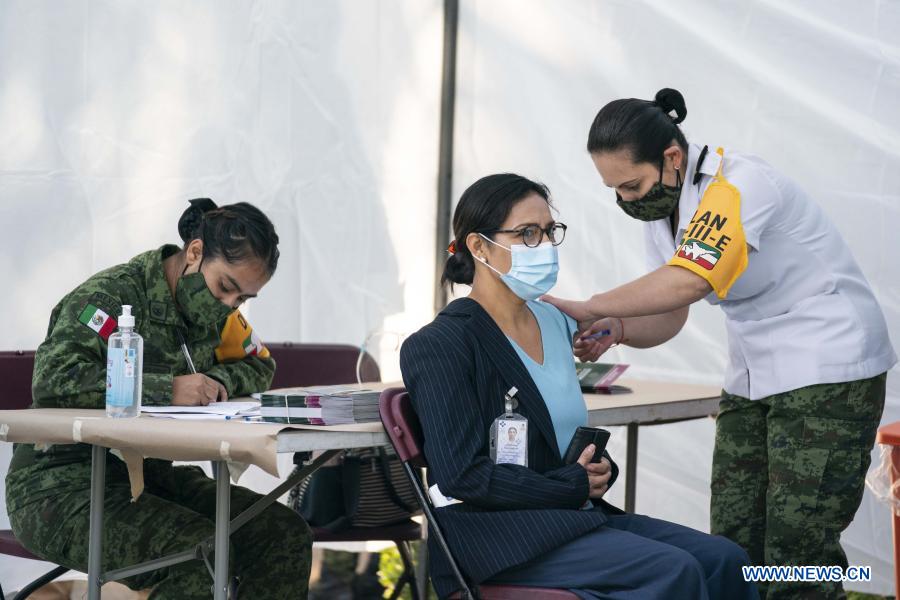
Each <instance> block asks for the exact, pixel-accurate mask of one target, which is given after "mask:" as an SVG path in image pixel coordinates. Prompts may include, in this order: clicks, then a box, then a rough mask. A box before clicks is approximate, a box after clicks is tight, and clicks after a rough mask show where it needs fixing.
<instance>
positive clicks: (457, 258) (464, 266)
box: [441, 250, 475, 285]
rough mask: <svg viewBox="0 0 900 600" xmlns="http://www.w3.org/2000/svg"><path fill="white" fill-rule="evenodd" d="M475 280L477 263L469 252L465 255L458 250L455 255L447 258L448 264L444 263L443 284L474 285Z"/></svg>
mask: <svg viewBox="0 0 900 600" xmlns="http://www.w3.org/2000/svg"><path fill="white" fill-rule="evenodd" d="M474 279H475V262H474V260H473V259H472V255H471V254H469V253H468V252H467V253H465V254H463V253H461V252H460V251H458V250H457V251H456V253H455V254H452V255H450V256H449V257H447V262H446V263H444V274H443V275H442V276H441V284H445V283H448V282H449V283H461V284H463V285H472V281H473V280H474Z"/></svg>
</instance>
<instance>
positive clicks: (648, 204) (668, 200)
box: [616, 161, 682, 221]
mask: <svg viewBox="0 0 900 600" xmlns="http://www.w3.org/2000/svg"><path fill="white" fill-rule="evenodd" d="M662 176H663V161H660V162H659V181H658V182H656V183H654V184H653V187H652V188H650V191H648V192H647V193H646V194H644V195H643V196H642V197H641V198H638V199H637V200H631V201H630V202H626V201H625V200H622V196H620V195H619V193H618V192H616V204H618V205H619V208H621V209H622V210H623V211H624V212H625V214H626V215H628V216H629V217H632V218H634V219H639V220H641V221H658V220H659V219H665V218H667V217H671V216H672V215H673V214H674V213H675V209H676V208H678V198H679V197H680V196H681V187H682V181H681V170H680V169H675V181H676V185H675V186H674V187H673V186H670V185H666V184H664V183H663V182H662Z"/></svg>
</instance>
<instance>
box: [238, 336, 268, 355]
mask: <svg viewBox="0 0 900 600" xmlns="http://www.w3.org/2000/svg"><path fill="white" fill-rule="evenodd" d="M241 346H242V347H243V348H244V354H248V355H250V356H256V355H257V353H258V352H259V350H260V348H262V347H263V344H262V340H261V339H259V336H258V335H256V332H255V331H251V332H250V335H248V336H247V338H246V339H245V340H244V341H243V342H242V343H241Z"/></svg>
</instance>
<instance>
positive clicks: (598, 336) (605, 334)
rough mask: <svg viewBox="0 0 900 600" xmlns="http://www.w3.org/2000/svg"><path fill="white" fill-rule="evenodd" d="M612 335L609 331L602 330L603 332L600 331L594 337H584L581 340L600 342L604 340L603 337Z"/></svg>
mask: <svg viewBox="0 0 900 600" xmlns="http://www.w3.org/2000/svg"><path fill="white" fill-rule="evenodd" d="M610 333H611V332H610V330H609V329H601V330H600V331H598V332H597V333H595V334H593V335H589V336H587V337H583V338H581V339H583V340H599V339H600V338H602V337H606V336H607V335H609V334H610Z"/></svg>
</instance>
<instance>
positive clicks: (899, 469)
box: [891, 446, 900, 598]
mask: <svg viewBox="0 0 900 600" xmlns="http://www.w3.org/2000/svg"><path fill="white" fill-rule="evenodd" d="M898 478H900V446H894V447H893V448H891V487H892V488H893V489H894V499H895V500H900V489H898V488H896V487H894V486H896V485H897V480H898ZM891 515H892V516H893V519H892V522H893V529H894V532H893V533H894V594H895V597H896V598H900V596H897V595H896V594H900V510H898V509H897V508H894V507H893V506H891Z"/></svg>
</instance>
